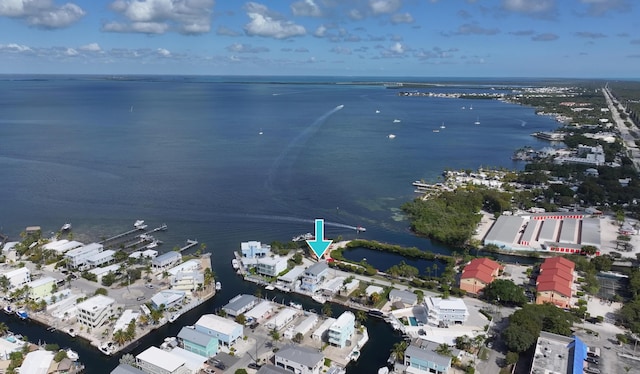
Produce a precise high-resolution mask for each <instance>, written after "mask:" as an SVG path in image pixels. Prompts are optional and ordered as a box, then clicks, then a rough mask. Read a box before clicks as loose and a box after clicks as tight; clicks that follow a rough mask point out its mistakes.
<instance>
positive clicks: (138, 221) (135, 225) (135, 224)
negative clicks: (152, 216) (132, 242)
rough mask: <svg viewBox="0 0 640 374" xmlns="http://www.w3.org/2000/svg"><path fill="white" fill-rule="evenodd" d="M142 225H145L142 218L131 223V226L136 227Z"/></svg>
mask: <svg viewBox="0 0 640 374" xmlns="http://www.w3.org/2000/svg"><path fill="white" fill-rule="evenodd" d="M142 226H145V224H144V220H143V219H139V220H137V221H135V222H134V223H133V227H135V228H136V229H139V228H141V227H142Z"/></svg>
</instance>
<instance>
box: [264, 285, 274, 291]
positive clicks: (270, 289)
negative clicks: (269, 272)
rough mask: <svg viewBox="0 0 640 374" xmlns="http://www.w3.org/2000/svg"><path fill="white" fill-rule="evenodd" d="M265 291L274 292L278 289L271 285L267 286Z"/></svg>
mask: <svg viewBox="0 0 640 374" xmlns="http://www.w3.org/2000/svg"><path fill="white" fill-rule="evenodd" d="M264 289H265V290H268V291H273V290H275V289H276V287H275V286H273V285H271V284H270V285H268V286H266V287H265V288H264Z"/></svg>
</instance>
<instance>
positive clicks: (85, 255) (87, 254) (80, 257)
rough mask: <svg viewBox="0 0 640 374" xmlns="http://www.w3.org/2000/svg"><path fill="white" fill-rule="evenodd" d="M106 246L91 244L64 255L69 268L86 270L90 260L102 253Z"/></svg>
mask: <svg viewBox="0 0 640 374" xmlns="http://www.w3.org/2000/svg"><path fill="white" fill-rule="evenodd" d="M103 250H104V246H103V245H102V244H99V243H89V244H87V245H84V246H82V247H80V248H75V249H72V250H70V251H68V252H67V253H65V254H64V257H65V258H66V259H67V266H68V267H70V268H72V269H86V268H87V267H88V266H87V261H88V259H89V258H91V257H93V256H95V255H97V254H98V253H101V252H102V251H103Z"/></svg>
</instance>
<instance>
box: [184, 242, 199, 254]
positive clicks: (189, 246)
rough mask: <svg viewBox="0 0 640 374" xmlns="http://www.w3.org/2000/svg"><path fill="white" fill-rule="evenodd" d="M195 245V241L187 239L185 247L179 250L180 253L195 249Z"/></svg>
mask: <svg viewBox="0 0 640 374" xmlns="http://www.w3.org/2000/svg"><path fill="white" fill-rule="evenodd" d="M196 245H198V241H197V240H191V239H187V245H185V246H184V247H181V248H180V252H182V251H186V250H187V249H189V248H191V247H195V246H196Z"/></svg>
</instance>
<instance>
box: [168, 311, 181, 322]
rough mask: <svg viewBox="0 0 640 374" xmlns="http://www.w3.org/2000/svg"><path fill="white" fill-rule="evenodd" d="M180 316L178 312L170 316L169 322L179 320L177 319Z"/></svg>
mask: <svg viewBox="0 0 640 374" xmlns="http://www.w3.org/2000/svg"><path fill="white" fill-rule="evenodd" d="M178 317H180V314H178V313H175V314H172V315H171V316H170V317H169V323H173V322H175V320H177V319H178Z"/></svg>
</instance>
